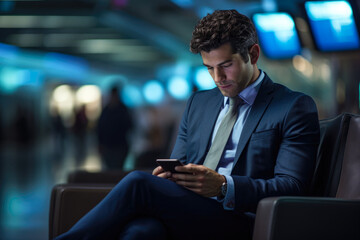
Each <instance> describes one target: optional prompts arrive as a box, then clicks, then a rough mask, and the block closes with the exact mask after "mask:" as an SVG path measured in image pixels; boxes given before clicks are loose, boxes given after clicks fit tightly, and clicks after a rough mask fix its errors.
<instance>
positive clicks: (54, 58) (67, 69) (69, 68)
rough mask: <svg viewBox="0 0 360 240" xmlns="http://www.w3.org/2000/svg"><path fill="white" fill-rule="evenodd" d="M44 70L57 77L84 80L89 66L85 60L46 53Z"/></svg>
mask: <svg viewBox="0 0 360 240" xmlns="http://www.w3.org/2000/svg"><path fill="white" fill-rule="evenodd" d="M44 68H45V69H46V70H48V71H49V73H53V74H56V75H59V76H63V77H66V78H71V79H77V80H78V79H86V78H87V77H88V71H89V66H88V63H87V61H86V60H84V59H82V58H79V57H74V56H71V55H65V54H60V53H47V54H46V55H45V57H44Z"/></svg>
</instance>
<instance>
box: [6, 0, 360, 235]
mask: <svg viewBox="0 0 360 240" xmlns="http://www.w3.org/2000/svg"><path fill="white" fill-rule="evenodd" d="M216 9H236V10H238V11H239V12H241V13H243V14H245V15H247V16H249V17H251V18H252V19H253V20H254V22H255V24H256V28H257V30H258V33H259V39H260V45H261V48H262V53H261V54H262V56H261V58H260V61H259V64H258V65H259V67H260V68H261V69H262V70H264V71H266V72H267V73H268V74H269V76H270V77H271V78H272V80H273V81H275V82H278V83H282V84H285V85H287V86H288V87H289V88H291V89H293V90H297V91H302V92H305V93H307V94H309V95H310V96H312V97H313V98H314V100H315V101H316V104H317V107H318V110H319V118H320V119H324V118H329V117H333V116H336V115H337V114H339V113H341V112H352V113H359V112H360V110H359V101H360V100H359V81H360V80H359V79H360V77H359V76H360V51H359V49H360V44H359V24H358V23H360V21H359V19H360V17H359V16H360V0H351V1H328V2H324V1H312V2H306V1H304V0H293V1H292V0H286V1H285V0H284V1H281V0H222V1H218V0H207V1H205V0H151V1H146V0H27V1H4V0H1V1H0V239H6V240H15V239H27V240H29V239H34V240H35V239H36V240H42V239H47V238H48V214H49V202H50V193H51V188H52V187H53V186H54V185H55V184H58V183H64V182H66V181H67V176H68V175H69V173H71V172H73V171H75V170H85V171H90V172H97V171H102V170H108V169H123V170H125V171H128V170H132V169H137V168H139V169H140V168H141V169H142V168H152V167H154V166H155V165H154V160H155V159H156V158H168V157H169V155H170V152H171V148H172V146H173V144H174V140H175V137H176V132H177V127H178V123H179V121H180V118H181V115H182V112H183V110H184V107H185V104H186V100H187V98H188V97H189V96H190V95H191V93H192V92H194V91H198V90H203V89H209V88H212V87H214V85H213V82H212V80H211V78H210V76H209V74H208V73H207V70H206V69H205V68H204V67H203V66H202V61H201V58H200V56H198V55H193V54H191V53H190V52H189V50H188V49H189V41H190V39H191V33H192V30H193V28H194V25H195V24H196V23H197V21H198V20H199V19H200V18H201V17H203V16H205V15H206V14H207V13H211V12H212V11H213V10H216ZM119 146H121V147H119ZM113 156H122V158H123V160H124V162H123V165H121V164H120V165H119V164H116V163H114V162H113V161H112V159H113V158H114V157H113Z"/></svg>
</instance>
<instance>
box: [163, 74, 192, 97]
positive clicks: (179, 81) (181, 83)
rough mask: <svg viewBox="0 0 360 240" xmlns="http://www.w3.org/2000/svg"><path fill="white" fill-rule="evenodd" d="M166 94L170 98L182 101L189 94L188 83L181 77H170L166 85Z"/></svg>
mask: <svg viewBox="0 0 360 240" xmlns="http://www.w3.org/2000/svg"><path fill="white" fill-rule="evenodd" d="M167 89H168V92H169V93H170V95H171V96H173V97H174V98H175V99H178V100H184V99H186V98H188V97H189V95H190V93H191V89H190V85H189V82H188V81H187V80H186V79H185V78H182V77H178V76H175V77H172V78H171V79H170V80H169V82H168V85H167Z"/></svg>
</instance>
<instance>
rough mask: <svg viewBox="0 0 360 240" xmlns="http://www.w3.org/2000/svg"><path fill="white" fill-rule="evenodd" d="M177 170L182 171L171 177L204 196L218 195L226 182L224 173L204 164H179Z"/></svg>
mask: <svg viewBox="0 0 360 240" xmlns="http://www.w3.org/2000/svg"><path fill="white" fill-rule="evenodd" d="M155 170H156V169H155ZM155 170H154V172H155ZM175 170H176V171H178V172H181V173H173V174H171V178H172V179H173V180H174V181H175V182H176V183H177V184H179V185H181V186H184V187H185V188H187V189H189V190H191V191H193V192H195V193H197V194H199V195H201V196H204V197H214V196H218V195H219V194H220V191H221V185H222V184H223V183H224V182H225V177H224V176H223V175H220V174H219V173H217V172H215V171H214V170H212V169H210V168H207V167H205V166H203V165H196V164H191V163H190V164H187V165H185V166H177V167H175ZM182 172H183V173H182Z"/></svg>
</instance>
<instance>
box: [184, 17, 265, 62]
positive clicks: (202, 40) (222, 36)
mask: <svg viewBox="0 0 360 240" xmlns="http://www.w3.org/2000/svg"><path fill="white" fill-rule="evenodd" d="M225 43H230V44H231V46H232V48H233V51H234V53H239V54H240V55H241V57H242V58H243V60H244V61H245V62H247V61H249V57H248V52H249V48H250V47H251V46H253V45H254V44H255V43H258V38H257V34H256V30H255V26H254V24H253V23H252V22H251V20H250V19H249V18H248V17H246V16H245V15H242V14H240V13H239V12H237V11H236V10H216V11H215V12H214V13H212V14H208V15H207V16H205V17H204V18H202V19H201V20H200V21H199V23H198V24H197V25H196V27H195V29H194V31H193V34H192V39H191V42H190V51H191V52H192V53H200V52H201V51H205V52H209V51H211V50H213V49H216V48H218V47H220V46H221V45H223V44H225Z"/></svg>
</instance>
